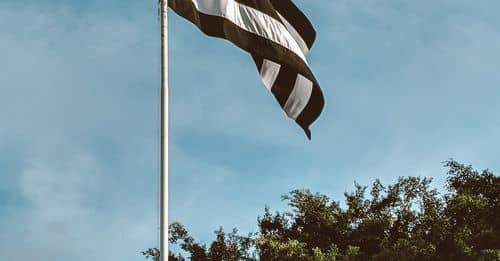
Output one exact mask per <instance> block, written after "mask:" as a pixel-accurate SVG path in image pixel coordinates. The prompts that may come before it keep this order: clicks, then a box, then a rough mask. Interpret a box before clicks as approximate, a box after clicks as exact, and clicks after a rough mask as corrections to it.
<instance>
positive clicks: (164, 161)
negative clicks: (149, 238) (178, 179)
mask: <svg viewBox="0 0 500 261" xmlns="http://www.w3.org/2000/svg"><path fill="white" fill-rule="evenodd" d="M159 4H160V21H161V22H160V23H161V138H160V139H161V149H160V151H161V159H160V172H161V173H160V183H161V184H160V194H161V195H160V260H161V261H167V260H168V0H159Z"/></svg>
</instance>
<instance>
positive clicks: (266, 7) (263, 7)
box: [188, 0, 280, 21]
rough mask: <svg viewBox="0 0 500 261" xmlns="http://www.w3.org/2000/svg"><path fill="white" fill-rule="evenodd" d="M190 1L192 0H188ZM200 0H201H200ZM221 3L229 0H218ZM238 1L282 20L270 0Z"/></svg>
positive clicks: (210, 0)
mask: <svg viewBox="0 0 500 261" xmlns="http://www.w3.org/2000/svg"><path fill="white" fill-rule="evenodd" d="M188 1H190V0H188ZM198 1H200V0H198ZM201 1H208V2H210V4H213V3H212V2H213V1H214V0H201ZM218 1H219V2H220V3H221V5H225V4H227V0H218ZM235 1H236V2H238V3H240V4H244V5H246V6H249V7H251V8H253V9H257V10H259V11H261V12H263V13H265V14H267V15H269V16H271V17H273V18H274V19H276V20H278V21H279V20H280V17H279V16H278V12H276V9H275V8H274V6H273V5H272V4H271V2H270V1H269V0H235Z"/></svg>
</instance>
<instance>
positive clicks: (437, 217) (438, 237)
mask: <svg viewBox="0 0 500 261" xmlns="http://www.w3.org/2000/svg"><path fill="white" fill-rule="evenodd" d="M445 167H447V168H448V173H447V185H446V190H447V192H446V193H444V194H443V195H441V194H439V193H438V191H437V190H436V189H433V188H431V187H430V184H431V179H428V178H421V177H400V178H399V179H398V180H397V181H396V182H395V183H394V184H392V185H389V186H384V185H383V184H382V183H381V182H380V181H379V180H376V181H375V182H373V184H372V185H371V186H370V187H366V186H361V185H359V184H356V185H355V189H354V191H353V192H350V193H345V204H344V206H342V205H341V204H340V202H338V201H334V200H332V199H330V198H329V197H327V196H326V195H322V194H318V193H312V192H310V191H309V190H294V191H291V192H290V193H289V194H287V195H284V196H283V197H282V199H283V200H284V201H285V202H287V203H288V205H289V207H290V211H287V212H285V213H280V212H274V213H273V212H271V211H270V210H269V208H267V207H266V208H265V210H264V213H263V215H262V216H260V217H258V226H259V232H258V233H256V234H251V235H248V236H240V235H238V233H237V230H233V231H232V232H230V233H225V232H224V231H223V230H222V229H219V230H217V231H216V232H215V234H216V239H215V240H214V241H213V242H212V243H211V244H210V246H209V247H207V246H205V245H201V244H199V243H196V242H195V240H194V239H193V238H192V237H190V236H189V234H188V232H187V231H186V230H185V229H184V227H182V225H180V224H179V223H174V224H172V225H170V227H169V234H170V243H171V244H177V245H178V246H180V248H181V249H182V250H183V251H184V252H185V253H187V255H189V259H190V260H195V261H197V260H200V261H205V260H207V261H216V260H224V261H236V260H265V261H275V260H276V261H287V260H290V261H292V260H293V261H302V260H304V261H309V260H311V261H336V260H352V261H358V260H363V261H364V260H374V261H377V260H384V261H391V260H395V261H396V260H398V261H401V260H419V261H420V260H423V261H425V260H464V261H467V260H484V261H489V260H500V202H499V201H500V178H499V177H498V176H495V175H494V174H493V173H491V172H490V171H489V170H484V171H482V172H478V171H476V170H474V169H473V168H472V167H471V166H466V165H463V164H460V163H458V162H456V161H453V160H450V161H447V162H445ZM143 254H144V255H146V256H147V257H152V258H153V259H155V258H158V257H159V251H157V250H156V249H149V250H148V251H146V252H144V253H143ZM169 260H174V261H175V260H177V261H181V260H186V259H185V257H183V256H182V255H181V254H177V255H174V254H173V253H169Z"/></svg>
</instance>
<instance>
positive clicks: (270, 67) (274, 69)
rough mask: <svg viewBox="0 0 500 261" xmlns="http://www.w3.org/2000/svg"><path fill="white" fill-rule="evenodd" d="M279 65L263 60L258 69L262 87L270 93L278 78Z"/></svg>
mask: <svg viewBox="0 0 500 261" xmlns="http://www.w3.org/2000/svg"><path fill="white" fill-rule="evenodd" d="M280 68H281V65H280V64H278V63H275V62H273V61H270V60H268V59H263V62H262V66H261V67H260V76H261V79H262V82H263V83H264V85H265V86H266V87H267V89H269V90H270V91H271V90H272V88H273V85H274V82H275V81H276V78H277V77H278V74H279V72H280Z"/></svg>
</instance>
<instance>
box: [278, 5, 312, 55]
mask: <svg viewBox="0 0 500 261" xmlns="http://www.w3.org/2000/svg"><path fill="white" fill-rule="evenodd" d="M278 16H279V17H280V19H281V21H282V22H283V24H284V25H285V27H286V29H287V30H288V31H289V32H290V34H291V35H292V37H293V39H295V41H296V42H297V44H298V45H299V46H300V49H301V50H302V52H303V53H304V54H307V53H308V52H309V46H307V43H306V42H305V41H304V39H303V38H302V36H301V35H300V34H299V33H298V32H297V30H295V28H294V27H293V25H291V24H290V22H288V20H286V18H285V17H283V16H282V15H281V14H280V13H278Z"/></svg>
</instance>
